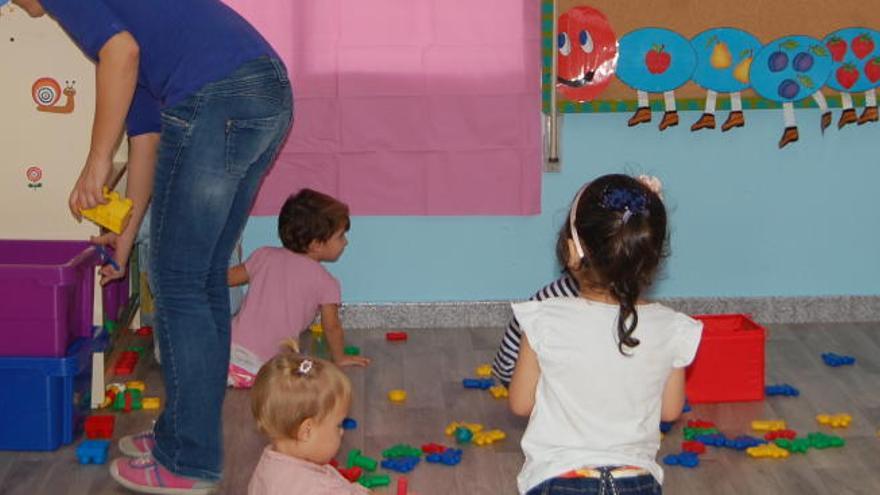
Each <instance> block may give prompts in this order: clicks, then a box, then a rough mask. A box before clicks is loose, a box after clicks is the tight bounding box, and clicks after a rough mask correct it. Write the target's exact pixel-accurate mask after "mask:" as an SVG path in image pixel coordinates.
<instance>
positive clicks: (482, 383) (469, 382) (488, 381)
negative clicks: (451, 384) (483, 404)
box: [461, 378, 495, 390]
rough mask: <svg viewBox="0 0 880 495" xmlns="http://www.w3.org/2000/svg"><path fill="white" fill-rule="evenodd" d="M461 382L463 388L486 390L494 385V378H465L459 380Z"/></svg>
mask: <svg viewBox="0 0 880 495" xmlns="http://www.w3.org/2000/svg"><path fill="white" fill-rule="evenodd" d="M461 384H462V385H463V386H464V388H474V389H480V390H488V389H489V388H490V387H492V386H493V385H495V380H493V379H492V378H465V379H464V380H462V381H461Z"/></svg>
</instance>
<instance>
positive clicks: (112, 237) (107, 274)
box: [89, 232, 131, 286]
mask: <svg viewBox="0 0 880 495" xmlns="http://www.w3.org/2000/svg"><path fill="white" fill-rule="evenodd" d="M89 242H91V243H92V244H94V245H96V246H110V247H112V248H113V258H112V261H110V260H107V261H106V262H105V263H104V264H103V266H101V269H100V270H99V273H100V274H101V285H102V286H104V285H107V284H108V283H110V282H112V281H114V280H118V279H120V278H122V277H124V276H125V270H126V265H127V264H128V256H129V254H130V253H131V242H130V241H126V240H125V238H123V237H121V236H117V235H116V234H114V233H113V232H108V233H106V234H102V235H99V236H92V237H91V238H90V239H89ZM114 264H115V266H114Z"/></svg>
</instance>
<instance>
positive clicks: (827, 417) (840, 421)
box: [816, 413, 852, 428]
mask: <svg viewBox="0 0 880 495" xmlns="http://www.w3.org/2000/svg"><path fill="white" fill-rule="evenodd" d="M816 421H818V422H819V424H820V425H827V426H830V427H832V428H848V427H849V424H850V423H852V416H850V415H849V414H847V413H838V414H819V415H817V416H816Z"/></svg>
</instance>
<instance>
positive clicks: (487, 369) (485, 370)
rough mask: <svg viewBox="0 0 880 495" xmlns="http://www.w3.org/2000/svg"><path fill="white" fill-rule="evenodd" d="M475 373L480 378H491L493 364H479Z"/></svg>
mask: <svg viewBox="0 0 880 495" xmlns="http://www.w3.org/2000/svg"><path fill="white" fill-rule="evenodd" d="M474 373H476V374H477V376H478V377H480V378H489V377H490V376H492V366H489V365H488V364H481V365H479V366H477V369H476V370H474Z"/></svg>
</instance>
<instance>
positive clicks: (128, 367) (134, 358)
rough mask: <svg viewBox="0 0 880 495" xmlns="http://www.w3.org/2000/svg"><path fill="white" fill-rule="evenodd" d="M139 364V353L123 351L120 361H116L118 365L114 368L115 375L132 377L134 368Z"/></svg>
mask: <svg viewBox="0 0 880 495" xmlns="http://www.w3.org/2000/svg"><path fill="white" fill-rule="evenodd" d="M137 362H138V353H136V352H133V351H123V352H122V354H121V355H120V356H119V359H117V360H116V364H115V365H114V366H113V373H114V374H116V375H121V376H124V375H130V374H132V373H134V368H135V366H137Z"/></svg>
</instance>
